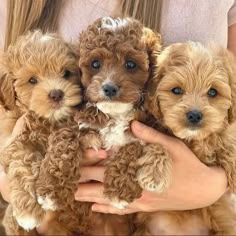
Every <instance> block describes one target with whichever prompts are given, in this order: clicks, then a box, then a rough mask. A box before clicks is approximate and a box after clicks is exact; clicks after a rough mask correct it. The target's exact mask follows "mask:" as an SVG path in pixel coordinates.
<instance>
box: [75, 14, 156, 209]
mask: <svg viewBox="0 0 236 236" xmlns="http://www.w3.org/2000/svg"><path fill="white" fill-rule="evenodd" d="M160 48H161V47H160V36H159V35H158V34H155V33H154V32H152V31H151V30H150V29H147V28H145V27H144V26H143V25H142V24H141V23H140V22H138V21H136V20H134V19H131V18H123V19H122V18H114V19H113V18H110V17H104V18H102V19H99V20H97V21H96V22H95V23H94V24H93V25H91V26H89V27H88V29H87V30H86V31H84V32H82V34H81V37H80V44H79V55H80V61H79V66H80V68H81V71H82V78H81V80H82V84H83V86H84V88H85V99H86V100H87V105H86V108H85V109H84V110H83V111H81V112H78V114H77V120H78V122H79V123H80V127H81V129H84V130H85V129H88V130H93V131H94V132H95V133H94V136H91V135H90V136H89V137H90V139H89V142H88V143H87V145H88V146H90V147H93V148H96V149H99V148H104V149H106V150H107V151H109V153H110V157H109V159H108V160H107V162H106V163H104V164H106V165H108V167H107V171H106V173H105V180H104V185H105V190H104V194H105V196H106V197H107V198H108V199H110V200H111V202H112V204H113V205H114V206H116V207H118V208H124V207H125V206H127V204H128V203H130V202H131V201H133V200H134V199H135V198H138V197H140V196H141V192H142V188H141V187H140V186H139V183H138V182H137V180H136V176H135V173H136V164H135V163H136V161H137V159H138V158H139V157H140V156H141V154H142V145H141V143H140V141H138V140H137V139H135V138H134V136H133V135H132V134H131V131H130V122H131V121H132V120H133V119H135V118H136V116H137V114H138V111H139V109H140V107H141V104H142V101H143V95H144V89H145V84H146V82H147V80H148V78H149V76H150V74H151V70H152V65H153V64H155V63H156V61H155V60H156V58H157V55H158V53H159V51H160ZM86 140H88V139H86ZM99 140H100V141H99ZM97 144H98V145H97Z"/></svg>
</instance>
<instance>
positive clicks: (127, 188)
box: [104, 179, 142, 209]
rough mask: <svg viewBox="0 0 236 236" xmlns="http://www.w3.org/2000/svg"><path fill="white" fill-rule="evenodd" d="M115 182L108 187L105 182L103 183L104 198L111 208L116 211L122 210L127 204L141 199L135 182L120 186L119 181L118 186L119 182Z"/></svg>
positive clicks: (140, 191)
mask: <svg viewBox="0 0 236 236" xmlns="http://www.w3.org/2000/svg"><path fill="white" fill-rule="evenodd" d="M115 182H116V183H115V185H112V184H111V185H109V184H108V183H107V182H106V181H105V182H104V185H105V188H104V196H105V198H107V199H108V200H109V201H110V204H111V205H112V206H114V207H116V208H118V209H124V208H126V207H127V206H128V205H129V203H131V202H133V201H134V200H135V199H137V198H139V197H141V193H142V189H141V188H140V186H139V184H138V183H137V182H136V183H134V184H132V183H126V184H125V183H124V184H122V181H121V182H120V184H118V182H119V181H118V180H117V179H116V181H115ZM113 183H114V182H113Z"/></svg>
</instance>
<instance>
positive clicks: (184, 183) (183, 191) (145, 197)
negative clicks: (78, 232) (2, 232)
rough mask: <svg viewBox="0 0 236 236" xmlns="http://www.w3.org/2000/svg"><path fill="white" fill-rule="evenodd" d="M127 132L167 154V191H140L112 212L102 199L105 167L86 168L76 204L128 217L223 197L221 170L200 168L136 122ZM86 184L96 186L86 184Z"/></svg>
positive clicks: (182, 149) (172, 142) (179, 147)
mask: <svg viewBox="0 0 236 236" xmlns="http://www.w3.org/2000/svg"><path fill="white" fill-rule="evenodd" d="M131 128H132V131H133V133H134V135H135V136H136V137H137V138H139V139H142V140H144V141H145V142H148V143H159V144H161V145H163V146H164V147H165V148H166V149H167V150H168V152H169V154H170V156H171V158H172V160H173V173H172V175H173V176H172V183H171V185H170V187H169V189H168V190H167V191H166V192H164V193H162V194H157V193H152V192H147V191H143V194H142V197H141V198H140V199H138V200H136V201H134V202H133V203H131V204H130V205H129V206H128V207H127V208H126V209H124V210H120V209H116V208H114V207H112V206H110V205H109V202H108V201H107V200H106V199H105V198H104V197H103V183H102V182H103V178H104V171H105V167H103V166H90V167H83V168H82V169H81V173H82V178H81V180H80V182H81V184H80V186H79V188H78V191H77V192H76V193H75V198H76V199H77V200H78V201H88V202H95V204H94V205H93V207H92V210H93V211H96V212H102V213H112V214H129V213H134V212H139V211H142V212H153V211H159V210H187V209H196V208H201V207H205V206H208V205H211V204H212V203H214V202H215V201H217V200H218V199H219V198H220V197H221V196H222V195H223V194H224V193H225V191H226V190H227V178H226V176H225V172H224V171H223V170H222V169H221V168H216V167H211V168H210V167H208V166H206V165H204V164H203V163H201V162H200V161H199V160H198V159H197V157H196V156H195V155H194V154H193V153H192V152H191V150H189V149H188V147H187V146H186V145H185V144H184V143H182V142H181V141H180V140H178V139H176V138H172V137H169V136H167V135H164V134H162V133H160V132H157V131H156V130H154V129H152V128H150V127H147V126H145V125H143V124H141V123H139V122H137V121H134V122H133V123H132V125H131ZM90 180H95V181H98V182H97V183H87V182H88V181H90ZM215 183H217V185H216V184H215ZM209 186H211V187H210V188H209Z"/></svg>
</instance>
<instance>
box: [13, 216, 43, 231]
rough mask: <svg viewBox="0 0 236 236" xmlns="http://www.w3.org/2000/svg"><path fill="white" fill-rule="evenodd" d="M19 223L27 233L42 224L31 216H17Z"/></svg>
mask: <svg viewBox="0 0 236 236" xmlns="http://www.w3.org/2000/svg"><path fill="white" fill-rule="evenodd" d="M15 218H16V221H17V223H18V224H19V225H20V226H21V227H22V228H23V229H25V230H26V231H30V230H32V229H34V228H36V227H38V226H39V225H40V222H38V220H37V219H36V218H34V217H33V216H31V215H23V216H16V217H15Z"/></svg>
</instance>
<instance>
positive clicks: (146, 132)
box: [131, 120, 174, 147]
mask: <svg viewBox="0 0 236 236" xmlns="http://www.w3.org/2000/svg"><path fill="white" fill-rule="evenodd" d="M131 129H132V132H133V134H134V135H135V136H136V137H137V138H139V139H141V140H143V141H145V142H147V143H159V144H161V145H163V146H165V147H171V146H172V145H173V141H174V139H173V138H172V137H169V136H168V135H165V134H163V133H161V132H158V131H157V130H155V129H153V128H151V127H148V126H146V125H144V124H142V123H140V122H138V121H136V120H135V121H133V122H132V124H131Z"/></svg>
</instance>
